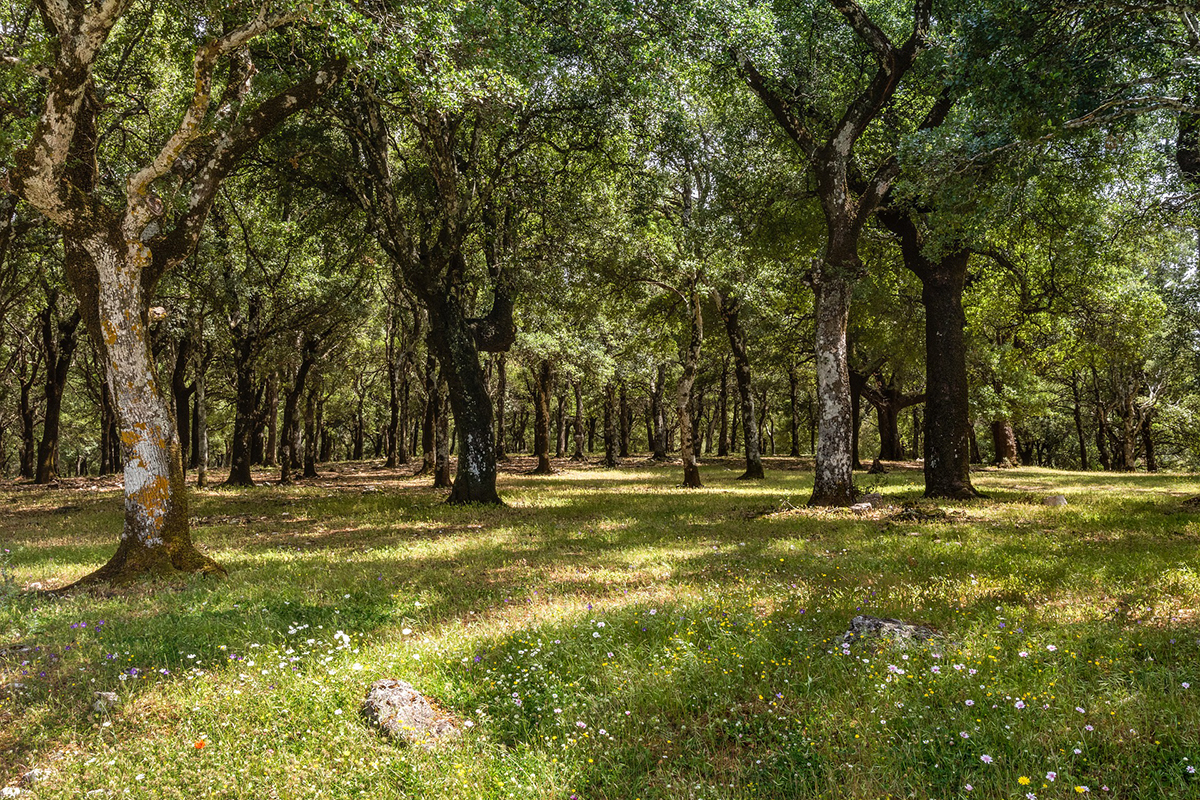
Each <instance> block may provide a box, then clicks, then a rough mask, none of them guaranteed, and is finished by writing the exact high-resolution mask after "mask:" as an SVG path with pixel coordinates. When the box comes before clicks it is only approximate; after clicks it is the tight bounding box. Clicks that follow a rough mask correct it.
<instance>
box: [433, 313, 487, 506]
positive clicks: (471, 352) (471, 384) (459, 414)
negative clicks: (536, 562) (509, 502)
mask: <svg viewBox="0 0 1200 800" xmlns="http://www.w3.org/2000/svg"><path fill="white" fill-rule="evenodd" d="M498 302H499V300H498ZM426 305H427V308H428V310H429V322H430V329H431V332H432V333H433V337H432V341H433V343H434V349H435V351H436V353H437V357H438V361H439V362H441V364H442V369H443V371H444V374H445V376H446V381H447V383H448V384H449V387H450V406H451V408H452V409H453V411H454V425H455V428H456V430H457V434H458V469H457V471H456V472H455V476H454V487H453V489H452V490H451V492H450V497H449V498H447V502H448V503H453V504H462V503H485V504H489V505H500V504H501V501H500V495H499V494H497V492H496V440H495V428H494V420H493V417H492V398H491V394H490V393H489V392H488V384H487V376H486V375H484V372H483V368H482V367H481V366H480V364H479V345H478V343H477V340H476V334H475V333H474V332H473V331H472V328H471V325H470V323H469V321H468V319H467V317H466V315H465V314H464V313H463V310H462V308H461V307H460V306H459V303H458V300H457V299H455V298H454V297H452V296H450V295H449V294H448V293H447V294H443V295H440V296H436V297H427V298H426Z"/></svg>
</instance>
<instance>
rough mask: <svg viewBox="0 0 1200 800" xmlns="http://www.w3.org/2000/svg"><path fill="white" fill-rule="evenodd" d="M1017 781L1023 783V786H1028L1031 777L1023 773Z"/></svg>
mask: <svg viewBox="0 0 1200 800" xmlns="http://www.w3.org/2000/svg"><path fill="white" fill-rule="evenodd" d="M1017 783H1019V784H1021V785H1022V786H1028V785H1029V778H1028V777H1027V776H1025V775H1022V776H1021V777H1019V778H1017Z"/></svg>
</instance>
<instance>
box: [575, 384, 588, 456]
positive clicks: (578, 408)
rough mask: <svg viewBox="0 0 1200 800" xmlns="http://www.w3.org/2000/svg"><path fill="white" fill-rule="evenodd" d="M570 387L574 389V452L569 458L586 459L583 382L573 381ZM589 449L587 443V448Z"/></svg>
mask: <svg viewBox="0 0 1200 800" xmlns="http://www.w3.org/2000/svg"><path fill="white" fill-rule="evenodd" d="M572 388H573V389H574V390H575V423H574V425H575V429H574V434H575V452H574V453H572V454H571V460H572V461H586V460H587V458H586V457H585V456H584V455H583V382H582V381H578V380H577V381H574V382H573V386H572ZM591 449H592V448H591V445H589V446H588V450H591Z"/></svg>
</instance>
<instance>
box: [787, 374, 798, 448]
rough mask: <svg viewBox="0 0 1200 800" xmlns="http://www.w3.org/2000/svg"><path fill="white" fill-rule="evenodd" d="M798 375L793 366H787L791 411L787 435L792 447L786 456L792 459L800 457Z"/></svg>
mask: <svg viewBox="0 0 1200 800" xmlns="http://www.w3.org/2000/svg"><path fill="white" fill-rule="evenodd" d="M799 394H800V374H799V372H797V370H796V366H795V365H794V364H792V365H789V366H788V400H789V408H790V410H791V418H790V420H789V423H790V424H789V428H788V430H789V433H790V434H791V439H792V447H791V450H790V451H789V452H788V455H789V456H791V457H792V458H799V457H800V399H799Z"/></svg>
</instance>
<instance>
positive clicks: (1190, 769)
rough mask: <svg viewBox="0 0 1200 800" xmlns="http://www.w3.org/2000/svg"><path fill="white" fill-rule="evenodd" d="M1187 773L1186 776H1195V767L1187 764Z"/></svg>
mask: <svg viewBox="0 0 1200 800" xmlns="http://www.w3.org/2000/svg"><path fill="white" fill-rule="evenodd" d="M1187 771H1188V775H1195V774H1196V768H1195V767H1193V766H1192V765H1191V764H1188V768H1187Z"/></svg>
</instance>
